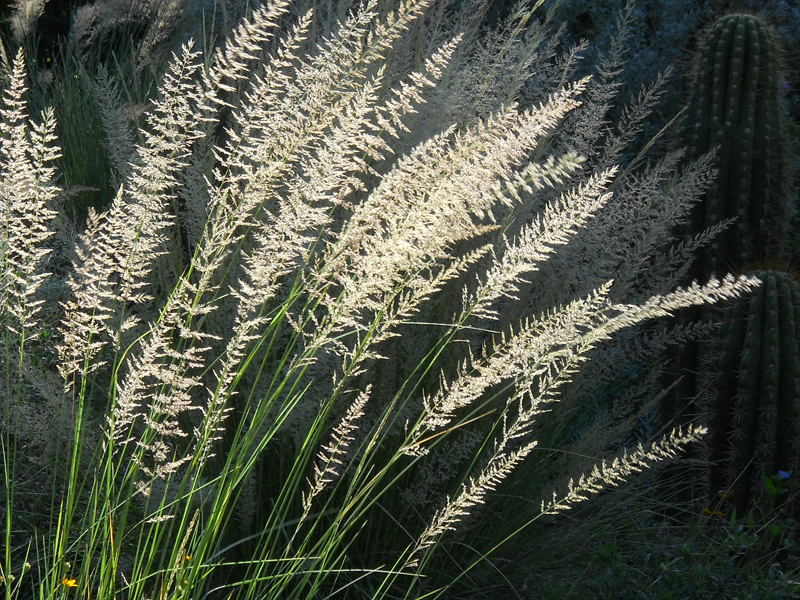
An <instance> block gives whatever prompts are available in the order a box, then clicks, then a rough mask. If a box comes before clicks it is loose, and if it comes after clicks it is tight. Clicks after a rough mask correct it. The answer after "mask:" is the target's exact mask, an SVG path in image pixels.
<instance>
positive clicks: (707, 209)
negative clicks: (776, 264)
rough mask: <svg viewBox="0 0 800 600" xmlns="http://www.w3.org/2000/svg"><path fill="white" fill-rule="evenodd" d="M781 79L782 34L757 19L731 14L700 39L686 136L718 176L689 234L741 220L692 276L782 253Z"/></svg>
mask: <svg viewBox="0 0 800 600" xmlns="http://www.w3.org/2000/svg"><path fill="white" fill-rule="evenodd" d="M783 81H784V74H783V64H782V60H781V52H780V49H779V43H778V38H777V36H776V35H775V34H774V33H773V32H772V30H771V29H770V28H769V26H768V25H767V24H766V23H765V22H763V21H762V20H761V19H759V18H758V17H756V16H753V15H748V14H730V15H726V16H724V17H722V18H720V19H719V20H718V21H717V22H716V23H714V25H713V26H712V27H711V28H710V29H709V30H708V33H707V35H706V36H705V39H704V40H703V41H702V42H701V45H700V49H699V52H698V54H697V62H696V64H695V73H694V81H693V85H692V94H691V97H690V101H689V106H688V108H687V112H686V116H685V118H684V121H683V131H682V135H683V138H684V142H685V143H686V144H687V145H688V146H689V148H690V150H691V154H692V156H693V157H698V156H700V155H702V154H705V153H707V152H709V151H711V150H713V149H716V151H717V163H716V165H717V169H718V176H717V178H716V183H715V186H714V188H713V189H712V190H710V191H709V192H708V194H707V195H706V198H705V201H704V202H701V203H699V204H698V205H697V206H696V207H695V208H696V210H695V211H694V214H693V215H692V218H691V224H690V227H689V229H690V232H689V233H690V234H696V233H699V232H700V231H702V230H704V229H705V228H707V227H709V226H711V225H714V224H716V223H719V222H720V221H722V220H725V219H729V218H733V217H735V218H736V222H735V223H734V224H733V225H732V226H731V227H729V228H728V229H727V230H726V231H725V232H723V233H722V234H721V235H719V236H717V237H716V238H715V241H714V243H713V245H712V246H711V247H710V248H708V249H706V250H704V251H703V253H702V256H700V257H698V259H699V260H698V261H697V262H696V267H695V272H694V273H693V277H692V278H694V279H700V280H706V279H708V275H710V273H712V272H715V273H717V274H718V275H721V274H724V273H725V272H727V271H730V270H735V269H741V268H743V266H744V265H745V264H746V263H749V262H752V261H758V260H765V259H781V258H783V253H784V252H785V251H786V249H785V248H784V242H785V240H786V238H787V236H786V232H787V227H788V217H789V211H788V197H789V192H790V185H789V165H790V160H789V148H788V141H787V140H788V135H787V119H786V116H785V114H784V110H783V107H782V106H781V94H782V84H783Z"/></svg>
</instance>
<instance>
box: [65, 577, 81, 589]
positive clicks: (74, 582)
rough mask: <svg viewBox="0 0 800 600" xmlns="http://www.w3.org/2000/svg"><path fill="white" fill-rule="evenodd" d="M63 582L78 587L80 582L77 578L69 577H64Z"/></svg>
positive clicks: (67, 585)
mask: <svg viewBox="0 0 800 600" xmlns="http://www.w3.org/2000/svg"><path fill="white" fill-rule="evenodd" d="M61 584H62V585H64V586H65V587H68V588H74V587H78V582H77V581H76V580H75V579H69V578H68V577H64V578H63V579H62V580H61Z"/></svg>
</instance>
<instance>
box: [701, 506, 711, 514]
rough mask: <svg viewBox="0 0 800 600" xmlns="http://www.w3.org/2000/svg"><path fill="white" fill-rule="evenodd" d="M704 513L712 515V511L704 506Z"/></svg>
mask: <svg viewBox="0 0 800 600" xmlns="http://www.w3.org/2000/svg"><path fill="white" fill-rule="evenodd" d="M703 512H704V513H706V514H707V515H710V514H711V509H710V508H708V507H707V506H704V507H703Z"/></svg>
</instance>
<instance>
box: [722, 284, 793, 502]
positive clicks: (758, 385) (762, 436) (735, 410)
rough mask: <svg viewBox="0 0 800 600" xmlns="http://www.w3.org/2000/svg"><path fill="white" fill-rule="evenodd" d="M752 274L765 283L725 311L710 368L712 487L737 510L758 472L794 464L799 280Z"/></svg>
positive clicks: (757, 481) (750, 496)
mask: <svg viewBox="0 0 800 600" xmlns="http://www.w3.org/2000/svg"><path fill="white" fill-rule="evenodd" d="M755 275H756V276H757V277H759V279H761V280H762V282H763V284H762V285H761V286H760V287H759V288H757V289H756V290H754V291H753V292H752V293H751V294H750V295H749V296H748V297H744V298H740V299H739V300H738V301H736V302H735V303H733V304H732V305H731V306H729V307H728V308H727V310H726V313H725V317H724V320H723V322H722V325H721V327H720V330H719V334H718V335H719V337H718V340H717V342H716V351H717V356H716V357H715V358H714V360H713V361H712V365H713V366H712V372H711V373H712V375H711V377H713V381H712V382H711V391H712V396H713V400H712V403H711V405H710V406H711V411H712V414H711V415H710V419H709V423H710V429H711V436H710V439H709V459H710V461H711V463H712V466H711V473H710V480H709V481H710V493H711V496H712V497H717V495H718V494H720V493H722V494H723V496H725V497H726V499H727V496H728V495H730V502H729V503H723V505H725V504H731V505H732V506H733V507H735V508H736V510H737V512H738V514H740V515H741V514H744V513H745V511H746V510H747V508H748V506H749V504H750V503H751V502H754V501H756V499H757V496H758V495H759V492H758V490H759V489H760V488H762V486H761V479H762V478H761V474H762V473H766V474H774V473H778V472H779V471H783V472H791V471H794V472H799V471H798V467H800V447H799V446H798V441H799V440H800V386H798V383H799V382H800V351H799V350H798V340H799V339H800V284H798V283H797V282H796V281H794V280H793V279H792V278H791V277H790V276H789V275H787V274H786V273H778V272H774V271H757V272H756V273H755ZM772 487H773V488H774V485H773V486H772ZM765 490H766V492H767V494H768V495H770V497H772V498H773V499H774V493H771V492H774V489H773V490H771V489H770V486H766V487H765Z"/></svg>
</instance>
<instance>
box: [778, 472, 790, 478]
mask: <svg viewBox="0 0 800 600" xmlns="http://www.w3.org/2000/svg"><path fill="white" fill-rule="evenodd" d="M789 475H791V473H787V472H786V471H778V478H779V479H789Z"/></svg>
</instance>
